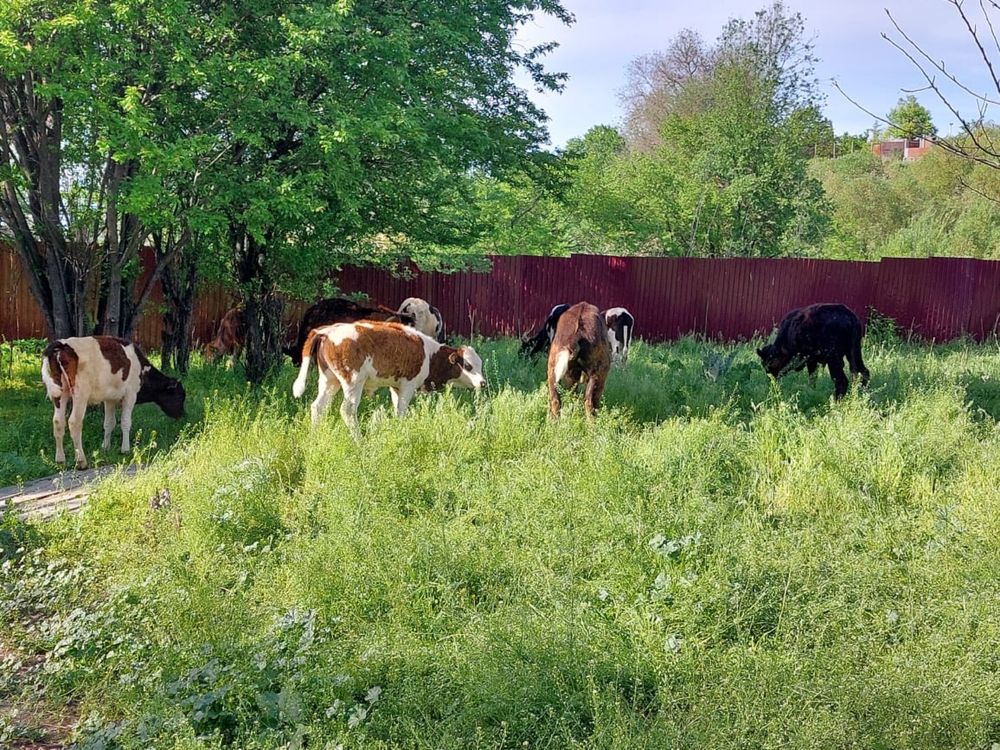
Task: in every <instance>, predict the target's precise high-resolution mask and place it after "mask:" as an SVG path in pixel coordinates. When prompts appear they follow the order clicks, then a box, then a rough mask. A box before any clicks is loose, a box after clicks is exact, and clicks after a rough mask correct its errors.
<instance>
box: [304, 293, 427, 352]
mask: <svg viewBox="0 0 1000 750" xmlns="http://www.w3.org/2000/svg"><path fill="white" fill-rule="evenodd" d="M358 320H377V321H396V322H399V323H402V324H404V325H408V326H412V325H413V324H414V323H415V321H414V319H413V317H412V316H410V315H407V314H405V313H400V312H396V311H395V310H392V309H390V308H388V307H385V306H383V305H375V306H374V307H367V306H365V305H361V304H358V303H357V302H353V301H351V300H349V299H344V298H342V297H331V298H330V299H321V300H320V301H319V302H317V303H316V304H315V305H313V306H312V307H310V308H309V309H308V310H306V312H305V314H304V315H303V316H302V322H301V323H299V333H298V336H297V337H296V338H295V343H294V344H292V345H291V346H288V347H285V350H284V351H285V354H287V355H288V356H289V357H291V358H292V362H293V363H294V364H295V366H296V367H298V366H299V365H301V364H302V347H303V346H304V345H305V343H306V337H308V336H309V332H310V331H311V330H313V329H314V328H319V327H320V326H328V325H333V324H334V323H354V322H355V321H358Z"/></svg>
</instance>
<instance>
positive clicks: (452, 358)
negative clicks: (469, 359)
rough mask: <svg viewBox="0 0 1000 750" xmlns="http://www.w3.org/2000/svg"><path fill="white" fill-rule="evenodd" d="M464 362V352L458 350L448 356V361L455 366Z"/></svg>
mask: <svg viewBox="0 0 1000 750" xmlns="http://www.w3.org/2000/svg"><path fill="white" fill-rule="evenodd" d="M461 360H462V350H461V349H456V350H455V351H453V352H452V353H451V354H449V355H448V361H449V362H451V363H452V364H453V365H454V364H458V363H459V362H460V361H461Z"/></svg>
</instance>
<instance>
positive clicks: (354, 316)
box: [42, 297, 868, 468]
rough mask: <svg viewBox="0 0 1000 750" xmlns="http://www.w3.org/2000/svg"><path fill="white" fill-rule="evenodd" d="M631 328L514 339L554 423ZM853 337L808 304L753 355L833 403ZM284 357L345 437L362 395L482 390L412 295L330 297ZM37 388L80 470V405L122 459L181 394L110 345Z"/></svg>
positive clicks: (130, 352) (857, 327)
mask: <svg viewBox="0 0 1000 750" xmlns="http://www.w3.org/2000/svg"><path fill="white" fill-rule="evenodd" d="M242 320H243V315H242V311H241V310H239V309H234V310H230V311H229V312H228V313H226V315H225V316H224V317H223V319H222V321H221V323H220V325H219V329H218V332H217V334H216V336H215V338H214V339H213V340H212V341H211V342H210V343H209V344H208V345H207V347H206V349H205V355H206V359H209V360H211V359H213V358H215V357H217V356H220V355H228V356H230V357H235V356H236V355H238V354H239V352H240V350H241V349H242V346H243V339H244V328H243V324H242ZM634 329H635V319H634V318H633V316H632V315H631V314H630V313H629V311H628V310H626V309H625V308H624V307H613V308H610V309H608V310H604V311H600V310H598V308H597V307H595V306H594V305H591V304H588V303H587V302H579V303H577V304H575V305H568V304H560V305H556V306H555V307H553V308H552V311H551V312H550V313H549V316H548V318H547V319H546V320H545V323H544V324H543V325H542V326H541V328H540V329H539V330H538V332H537V333H536V334H535V335H534V336H531V337H525V338H524V339H523V340H522V342H521V353H522V354H523V355H525V356H528V357H534V356H536V355H539V354H542V353H545V352H547V353H548V370H547V373H548V391H549V411H550V413H551V414H552V415H553V416H558V415H559V412H560V408H561V400H560V396H559V387H558V386H559V385H562V386H563V387H565V388H568V389H572V390H573V391H575V390H576V389H577V388H579V387H580V386H581V385H582V386H584V407H585V410H586V413H587V415H588V416H590V415H592V414H593V412H594V410H595V409H597V408H598V406H599V405H600V400H601V395H602V394H603V392H604V386H605V383H606V381H607V377H608V373H609V372H610V370H611V367H612V363H620V364H625V363H626V362H627V360H628V351H629V345H630V343H631V340H632V334H633V331H634ZM862 335H863V328H862V326H861V322H860V321H859V320H858V318H857V316H856V315H855V314H854V313H853V312H852V311H851V310H850V309H849V308H847V307H845V306H844V305H839V304H816V305H810V306H808V307H803V308H800V309H797V310H792V311H791V312H790V313H788V315H786V316H785V318H784V319H783V320H782V322H781V324H780V326H779V328H778V334H777V337H776V338H775V340H774V342H773V343H772V344H769V345H767V346H765V347H763V348H761V349H758V350H757V354H758V356H759V357H760V359H761V363H762V365H763V366H764V369H765V370H766V371H767V372H768V374H770V375H771V376H773V377H776V378H777V377H780V376H782V375H784V374H785V373H787V372H790V371H793V370H801V369H802V368H804V367H805V368H808V371H809V374H810V376H812V375H814V373H815V371H816V369H817V367H819V366H820V365H824V364H825V365H826V366H827V367H828V368H829V371H830V376H831V377H832V379H833V381H834V385H835V388H834V395H835V397H836V398H841V397H842V396H843V395H844V394H845V393H846V392H847V389H848V386H849V381H848V379H847V376H846V375H845V373H844V363H843V360H844V359H845V358H846V359H847V362H848V364H849V366H850V369H851V372H852V373H853V374H855V375H860V376H861V379H862V382H863V383H865V384H867V382H868V370H867V368H866V367H865V365H864V362H863V360H862V358H861V337H862ZM284 351H285V353H286V354H287V355H288V356H289V357H291V359H292V362H293V363H294V364H295V365H297V366H298V367H299V373H298V376H297V377H296V379H295V382H294V384H293V386H292V393H293V394H294V396H295V397H296V398H300V397H301V396H302V395H303V393H304V392H305V389H306V382H307V378H308V374H309V369H310V366H311V364H312V362H313V361H315V362H316V366H317V370H318V371H319V388H318V391H319V392H318V395H317V397H316V400H315V401H313V404H312V409H311V413H312V422H313V424H314V425H315V424H316V422H317V421H318V420H319V419H320V418H321V417H322V416H323V414H324V413H325V412H326V410H327V409H328V407H329V405H330V401H331V399H332V398H333V397H334V396H335V395H336V394H337V392H338V391H342V392H343V401H342V403H341V407H340V413H341V416H342V418H343V419H344V421H345V422H346V423H347V425H348V426H349V427H350V428H351V429H352V431H353V430H356V427H357V410H358V404H359V403H360V401H361V397H362V395H363V394H364V393H366V392H368V393H370V392H372V391H374V390H376V389H378V388H388V389H389V392H390V395H391V397H392V403H393V406H394V408H395V410H396V414H397V415H398V416H402V415H403V414H405V413H406V410H407V407H408V405H409V403H410V401H411V399H412V398H413V396H414V395H415V394H416V393H417V392H418V391H421V390H438V389H441V388H443V387H444V386H446V385H449V384H451V385H455V386H458V387H463V388H473V389H478V388H482V387H483V386H484V385H485V384H486V378H485V376H484V374H483V362H482V359H481V358H480V356H479V355H478V354H477V353H476V351H475V350H474V349H473V348H472V347H471V346H458V347H452V346H449V345H448V344H446V343H445V327H444V321H443V319H442V317H441V313H440V311H439V310H438V309H437V308H435V307H434V306H433V305H430V304H429V303H428V302H426V301H425V300H422V299H419V298H416V297H411V298H409V299H407V300H405V301H404V302H403V303H402V304H401V305H400V306H399V308H398V309H396V310H393V309H392V308H389V307H386V306H383V305H375V306H373V307H369V306H365V305H361V304H359V303H357V302H352V301H350V300H346V299H340V298H334V299H325V300H321V301H320V302H317V303H316V304H315V305H313V306H312V307H310V308H309V309H308V310H306V312H305V314H304V316H303V318H302V321H301V322H300V323H299V326H298V331H297V336H296V340H295V342H294V343H293V344H292V345H290V346H289V347H287V348H286V349H285V350H284ZM42 382H43V383H44V385H45V389H46V393H47V395H48V398H49V399H50V400H51V401H52V404H53V406H54V408H55V413H54V415H53V418H52V425H53V435H54V437H55V441H56V454H55V459H56V462H57V463H59V464H63V463H65V460H66V458H65V454H64V452H63V437H64V434H65V429H66V424H67V418H66V410H67V406H68V404H69V402H70V401H72V402H73V409H72V412H71V413H70V415H69V419H68V423H69V428H70V436H71V437H72V440H73V447H74V451H75V457H76V465H77V467H78V468H85V467H86V466H87V458H86V454H85V453H84V451H83V445H82V429H83V418H84V414H85V413H86V410H87V406H88V404H98V403H103V404H104V442H103V444H102V448H103V449H104V450H108V449H109V448H110V445H111V434H112V432H113V431H114V428H115V424H116V418H115V413H116V410H117V409H118V408H119V407H120V408H121V429H122V444H121V450H122V452H127V451H128V450H129V432H130V429H131V424H132V409H133V408H134V407H135V405H136V404H141V403H149V402H152V403H155V404H157V405H158V406H159V407H160V408H161V409H162V410H163V411H164V413H166V414H167V415H168V416H170V417H173V418H179V417H181V416H183V414H184V401H185V393H184V386H183V385H182V384H181V383H180V381H178V380H175V379H173V378H171V377H168V376H167V375H164V374H163V373H162V372H160V371H159V370H157V369H156V368H155V367H153V366H152V364H150V362H149V360H148V359H147V358H146V356H145V355H144V354H143V352H142V351H141V350H140V349H139V348H138V347H137V346H136V345H135V344H133V343H131V342H129V341H126V340H124V339H120V338H115V337H112V336H87V337H77V338H68V339H59V340H57V341H53V342H51V343H50V344H49V345H48V347H47V348H46V349H45V352H44V354H43V357H42Z"/></svg>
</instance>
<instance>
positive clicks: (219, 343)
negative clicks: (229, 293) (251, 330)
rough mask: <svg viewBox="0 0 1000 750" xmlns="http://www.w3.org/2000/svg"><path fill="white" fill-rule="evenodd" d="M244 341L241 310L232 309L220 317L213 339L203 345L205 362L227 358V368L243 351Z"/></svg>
mask: <svg viewBox="0 0 1000 750" xmlns="http://www.w3.org/2000/svg"><path fill="white" fill-rule="evenodd" d="M245 341H246V335H245V332H244V324H243V308H242V307H234V308H232V309H231V310H229V311H227V312H226V314H225V315H223V316H222V320H221V321H220V322H219V330H218V331H216V333H215V338H214V339H212V340H211V341H209V342H208V343H207V344H205V360H206V361H207V362H212V361H213V360H214V359H215V358H216V357H224V356H228V357H229V362H228V366H229V367H232V365H233V359H234V358H236V357H238V356H239V355H240V352H242V351H243V344H244V343H245Z"/></svg>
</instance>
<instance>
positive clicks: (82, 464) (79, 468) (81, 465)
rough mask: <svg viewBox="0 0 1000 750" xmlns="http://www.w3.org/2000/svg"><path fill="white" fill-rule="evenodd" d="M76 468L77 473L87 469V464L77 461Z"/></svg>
mask: <svg viewBox="0 0 1000 750" xmlns="http://www.w3.org/2000/svg"><path fill="white" fill-rule="evenodd" d="M76 468H77V470H78V471H83V470H84V469H86V468H87V462H86V461H77V462H76Z"/></svg>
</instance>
